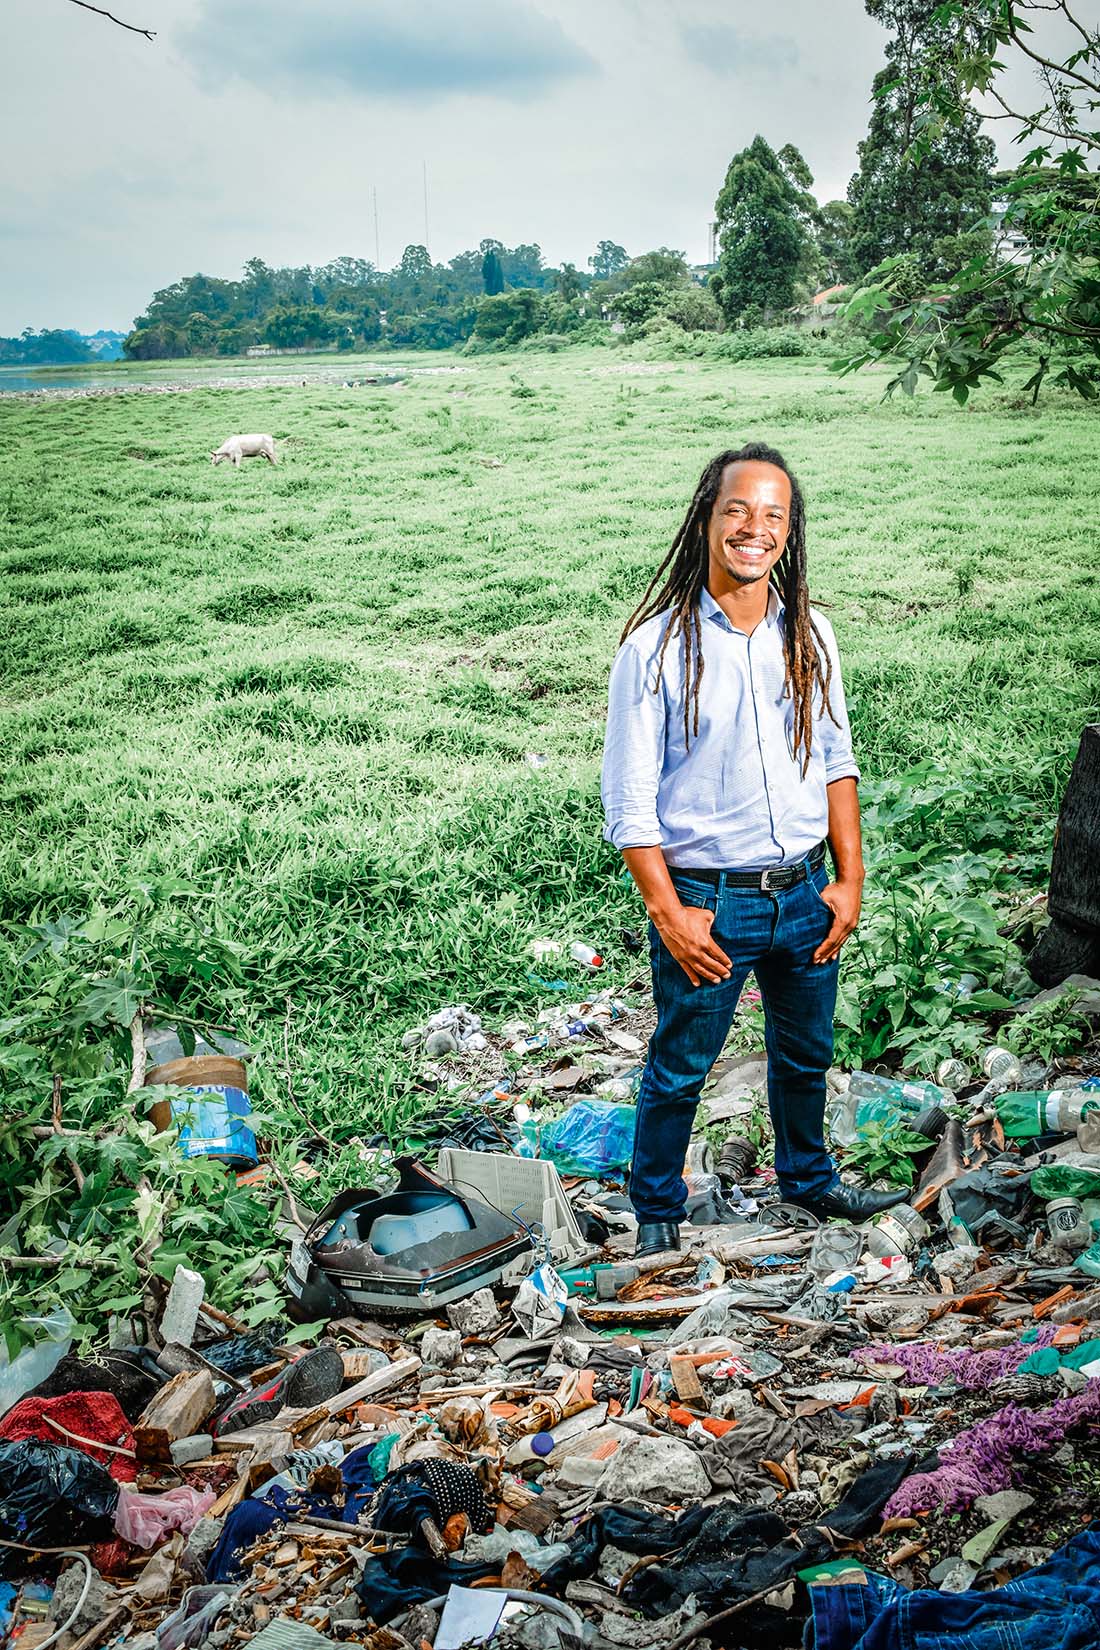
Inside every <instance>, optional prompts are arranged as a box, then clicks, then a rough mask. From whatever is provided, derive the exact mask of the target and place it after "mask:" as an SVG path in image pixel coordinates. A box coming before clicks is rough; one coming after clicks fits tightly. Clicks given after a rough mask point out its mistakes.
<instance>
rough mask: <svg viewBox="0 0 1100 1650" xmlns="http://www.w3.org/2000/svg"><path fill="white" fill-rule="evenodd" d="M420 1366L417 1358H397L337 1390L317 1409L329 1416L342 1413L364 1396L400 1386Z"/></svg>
mask: <svg viewBox="0 0 1100 1650" xmlns="http://www.w3.org/2000/svg"><path fill="white" fill-rule="evenodd" d="M419 1368H420V1359H419V1358H398V1359H397V1360H396V1362H394V1363H392V1364H390V1365H389V1366H388V1368H386V1369H377V1370H375V1372H374V1374H373V1375H367V1376H364V1378H363V1380H361V1381H357V1382H356V1383H355V1385H354V1386H349V1387H347V1388H346V1389H345V1390H344V1391H343V1392H338V1393H337V1394H336V1396H335V1397H333V1398H326V1400H325V1402H324V1403H323V1404H319V1405H318V1409H320V1410H323V1411H324V1412H325V1414H326V1415H328V1416H329V1417H330V1418H331V1417H332V1416H334V1415H342V1414H343V1412H344V1411H345V1410H346V1409H351V1408H353V1407H354V1405H355V1404H359V1403H362V1402H363V1400H364V1399H366V1398H374V1397H377V1395H378V1393H380V1392H391V1391H392V1390H393V1389H394V1388H395V1387H399V1386H402V1385H403V1384H404V1383H405V1382H406V1381H407V1380H408V1379H409V1377H410V1376H412V1375H415V1374H416V1372H417V1370H418V1369H419Z"/></svg>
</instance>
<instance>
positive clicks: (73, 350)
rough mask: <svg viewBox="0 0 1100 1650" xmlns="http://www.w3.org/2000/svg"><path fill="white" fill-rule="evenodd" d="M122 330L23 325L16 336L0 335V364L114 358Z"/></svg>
mask: <svg viewBox="0 0 1100 1650" xmlns="http://www.w3.org/2000/svg"><path fill="white" fill-rule="evenodd" d="M122 336H123V335H122V333H121V332H108V331H105V330H100V331H99V332H93V333H81V332H71V331H69V330H68V328H63V327H44V328H43V330H42V331H41V332H35V331H34V330H33V329H32V328H31V327H26V328H25V329H24V330H23V332H22V333H21V334H20V336H19V337H18V338H0V367H64V366H70V365H73V366H78V365H79V364H80V363H81V362H83V361H117V360H118V358H119V356H120V355H121V354H122Z"/></svg>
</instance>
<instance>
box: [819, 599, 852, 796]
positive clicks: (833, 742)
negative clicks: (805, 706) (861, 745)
mask: <svg viewBox="0 0 1100 1650" xmlns="http://www.w3.org/2000/svg"><path fill="white" fill-rule="evenodd" d="M814 621H815V623H816V624H817V628H818V630H819V631H820V633H821V637H822V640H823V641H824V643H825V646H826V649H827V650H828V654H829V658H830V660H831V662H832V667H833V671H832V679H831V681H830V682H829V706H830V708H831V710H832V713H833V714H832V716H830V715H829V713H828V711H824V710H823V711H822V714H821V720H820V722H819V723H818V725H817V727H816V728H815V729H814V737H815V738H818V739H820V740H821V749H822V752H823V754H824V757H825V783H826V785H831V784H832V783H833V781H834V779H858V778H859V776H860V774H859V768H858V766H857V765H856V759H855V756H854V755H853V753H852V730H851V728H850V726H849V724H848V706H847V703H846V702H845V698H844V682H843V680H842V678H841V674H840V653H839V651H838V649H837V645H836V637H835V636H834V634H833V627H832V625H831V624H830V623H829V621H828V620H827V619H824V618H823V617H822V616H821V614H820V613H815V614H814Z"/></svg>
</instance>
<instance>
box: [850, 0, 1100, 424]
mask: <svg viewBox="0 0 1100 1650" xmlns="http://www.w3.org/2000/svg"><path fill="white" fill-rule="evenodd" d="M899 3H900V0H866V4H867V9H868V11H869V12H871V15H872V16H879V15H880V13H881V14H882V20H883V21H886V22H891V21H894V17H893V8H894V6H896V5H898V4H899ZM1040 20H1041V23H1042V29H1043V36H1042V44H1041V45H1040V44H1039V43H1038V41H1037V38H1036V33H1037V31H1036V24H1038V23H1039V22H1040ZM934 27H935V30H936V31H937V33H936V34H935V36H934V39H933V37H932V36H931V35H930V36H928V37H927V39H930V40H932V46H931V49H924V47H925V46H926V44H927V40H922V41H917V42H916V44H917V46H918V47H920V48H921V49H915V50H914V51H913V52H912V53H911V55H910V58H909V59H908V62H907V72H908V75H909V77H910V78H911V80H912V82H913V90H912V100H913V104H914V108H915V111H916V114H915V119H914V131H913V139H912V144H911V147H910V151H909V158H910V159H911V161H912V164H913V166H914V168H917V169H919V170H923V169H924V168H925V166H927V165H928V164H929V162H930V161H932V162H933V163H934V160H935V155H936V150H937V145H938V144H939V143H941V142H943V141H944V140H945V139H947V138H949V137H951V136H952V135H956V134H958V133H959V132H960V131H962V132H965V131H966V130H967V128H968V127H969V125H970V122H971V120H972V117H973V104H972V98H973V96H974V94H975V93H977V94H979V95H980V96H983V97H984V98H986V99H987V100H988V101H989V102H990V103H992V104H993V105H994V114H995V118H997V119H999V120H1004V121H1007V122H1009V128H1008V129H1009V131H1010V132H1011V133H1012V135H1013V138H1014V140H1015V141H1016V142H1017V143H1019V144H1021V145H1023V144H1028V143H1030V144H1032V147H1031V148H1029V149H1028V150H1027V151H1026V153H1025V154H1024V155H1023V158H1022V160H1021V162H1020V164H1019V166H1018V167H1017V168H1016V169H1015V172H1014V174H1013V175H1012V176H1011V177H1010V178H1009V179H1008V180H1007V181H1006V182H1005V183H1004V188H1003V198H1004V199H1005V201H1006V210H1005V211H1004V214H1003V218H1002V224H1001V228H1002V229H1004V228H1006V227H1007V228H1015V229H1016V230H1017V231H1019V232H1020V233H1021V237H1022V240H1023V246H1022V247H1019V248H1017V249H1015V250H1014V251H1013V253H1012V255H1011V256H1006V255H1005V249H1004V247H1003V246H997V247H991V246H988V245H987V246H985V247H984V248H983V249H982V250H981V251H979V252H976V253H973V254H972V255H971V256H969V257H968V258H967V259H966V260H965V261H963V260H959V261H958V263H957V264H956V265H955V267H954V268H953V269H952V270H951V271H950V272H949V273H948V274H947V275H946V276H945V277H944V279H943V281H942V282H941V283H939V284H938V285H935V286H933V287H932V288H930V289H926V290H925V291H924V293H923V294H921V295H920V296H919V297H918V298H916V299H915V300H914V301H912V302H909V303H904V304H901V305H900V306H899V305H898V303H897V299H896V295H895V294H894V292H893V290H892V286H893V275H894V270H893V268H892V267H891V265H890V264H889V263H888V264H887V265H886V266H885V267H884V268H883V269H882V270H881V271H878V272H876V273H875V275H874V276H873V277H872V279H871V280H870V281H868V282H867V283H865V286H864V289H863V290H862V291H860V292H858V293H857V294H856V296H855V298H853V300H852V302H851V304H850V305H849V312H850V313H852V314H853V315H858V316H863V317H865V318H869V319H870V321H871V329H870V336H869V341H868V344H867V347H866V348H865V349H864V350H862V351H860V352H859V353H858V354H857V355H855V356H853V357H851V358H850V359H849V360H847V361H844V362H838V363H837V367H838V370H843V371H852V370H854V369H855V368H857V367H860V366H863V365H864V364H865V363H867V362H869V361H884V360H889V361H894V362H898V363H900V370H899V372H898V374H897V376H896V377H895V378H894V379H892V380H891V382H890V384H889V386H888V393H889V392H890V391H892V390H894V389H896V388H898V387H900V388H901V389H903V390H904V391H906V392H907V393H910V394H911V393H912V392H913V390H914V389H915V388H916V385H917V383H918V382H919V380H920V378H921V377H928V378H930V379H931V380H932V381H933V383H934V385H935V388H936V389H938V390H950V391H951V393H952V394H953V395H954V397H955V399H956V400H957V401H959V402H960V403H961V402H964V401H965V400H966V399H967V397H968V395H969V394H970V392H971V390H972V389H974V388H975V386H976V385H978V384H979V383H980V382H981V380H982V379H983V378H987V377H988V378H992V379H994V380H997V381H1000V378H1001V369H1002V367H1003V365H1004V364H1005V362H1006V360H1008V359H1010V358H1011V354H1012V352H1013V351H1015V350H1016V348H1017V346H1019V345H1020V344H1027V345H1028V348H1029V353H1028V355H1027V356H1025V357H1024V360H1025V361H1026V368H1025V370H1027V371H1029V372H1030V376H1029V377H1028V379H1027V381H1026V383H1025V384H1024V386H1023V387H1024V389H1025V390H1030V391H1031V392H1032V395H1033V398H1034V397H1037V396H1038V394H1039V389H1040V386H1041V385H1042V383H1043V381H1044V379H1045V378H1046V377H1047V375H1048V374H1049V375H1050V376H1051V378H1052V381H1053V382H1054V383H1056V384H1062V385H1065V386H1067V387H1068V388H1070V389H1072V390H1075V391H1076V392H1077V393H1078V394H1079V395H1082V396H1084V397H1086V398H1087V399H1090V400H1095V399H1097V398H1100V278H1098V274H1097V272H1098V270H1100V170H1098V168H1100V121H1098V116H1100V31H1097V30H1096V29H1095V28H1092V29H1091V30H1090V29H1089V28H1087V27H1085V26H1084V25H1083V24H1082V23H1081V20H1080V8H1079V7H1078V6H1077V5H1076V4H1074V9H1073V10H1071V9H1070V6H1069V4H1067V0H943V3H942V4H940V5H938V6H937V7H936V11H935V17H934ZM1025 70H1026V71H1029V72H1030V75H1031V77H1032V84H1033V85H1034V84H1035V83H1036V82H1037V84H1038V90H1037V91H1033V92H1031V93H1024V92H1021V93H1019V94H1016V95H1014V94H1013V91H1012V85H1013V81H1014V80H1015V82H1016V83H1017V84H1019V85H1021V86H1022V85H1023V84H1024V79H1023V74H1022V72H1021V71H1025ZM882 95H883V97H885V96H887V95H890V92H889V88H883V89H882ZM1035 99H1038V100H1039V102H1038V106H1036V105H1035Z"/></svg>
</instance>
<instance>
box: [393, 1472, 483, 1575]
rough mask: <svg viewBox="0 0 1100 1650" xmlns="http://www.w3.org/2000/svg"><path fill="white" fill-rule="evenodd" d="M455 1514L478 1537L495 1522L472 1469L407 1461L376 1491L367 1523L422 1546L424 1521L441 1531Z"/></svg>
mask: <svg viewBox="0 0 1100 1650" xmlns="http://www.w3.org/2000/svg"><path fill="white" fill-rule="evenodd" d="M457 1512H463V1513H465V1514H466V1516H467V1518H468V1519H469V1520H470V1525H471V1528H473V1529H474V1530H476V1531H477V1533H478V1535H488V1533H489V1531H490V1530H491V1529H492V1527H493V1524H494V1522H495V1520H494V1518H493V1515H492V1512H491V1511H490V1509H489V1504H488V1502H487V1501H486V1499H485V1494H484V1491H483V1490H482V1488H481V1485H480V1483H479V1482H478V1479H477V1477H476V1475H475V1474H474V1473H473V1472H472V1471H471V1469H470V1468H469V1467H466V1466H463V1465H462V1463H461V1462H460V1461H439V1460H430V1461H410V1462H409V1464H408V1465H407V1466H404V1467H399V1468H398V1469H397V1471H396V1472H392V1473H391V1474H390V1476H389V1477H388V1478H387V1479H386V1482H385V1483H384V1484H383V1486H382V1488H381V1489H380V1490H379V1491H378V1494H377V1496H376V1497H375V1499H374V1501H373V1503H372V1505H371V1510H370V1523H371V1524H372V1525H373V1526H374V1528H375V1529H376V1530H394V1531H399V1532H401V1533H403V1534H405V1535H409V1536H411V1537H412V1538H413V1540H414V1541H417V1542H419V1543H420V1544H421V1545H423V1541H424V1537H423V1536H422V1535H421V1533H420V1526H421V1524H422V1523H423V1522H424V1520H425V1519H426V1518H431V1519H433V1520H434V1521H435V1523H436V1525H437V1526H438V1528H439V1529H442V1528H443V1526H444V1524H445V1523H446V1522H447V1520H448V1518H450V1517H452V1515H453V1514H454V1513H457ZM429 1596H430V1595H429Z"/></svg>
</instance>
